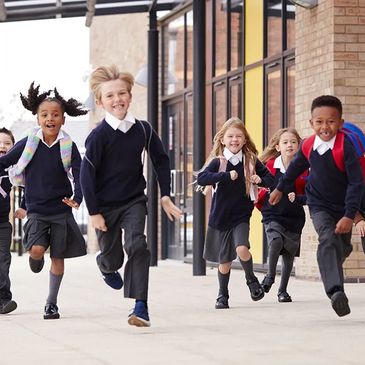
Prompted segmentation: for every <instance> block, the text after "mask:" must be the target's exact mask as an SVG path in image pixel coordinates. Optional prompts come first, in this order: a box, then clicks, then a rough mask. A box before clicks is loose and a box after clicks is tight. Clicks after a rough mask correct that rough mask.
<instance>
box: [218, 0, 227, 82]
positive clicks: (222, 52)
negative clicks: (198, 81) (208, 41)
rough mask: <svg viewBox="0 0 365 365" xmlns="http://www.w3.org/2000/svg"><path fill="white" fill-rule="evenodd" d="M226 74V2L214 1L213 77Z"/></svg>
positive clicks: (224, 0)
mask: <svg viewBox="0 0 365 365" xmlns="http://www.w3.org/2000/svg"><path fill="white" fill-rule="evenodd" d="M226 72H227V12H226V0H216V6H215V76H219V75H223V74H225V73H226Z"/></svg>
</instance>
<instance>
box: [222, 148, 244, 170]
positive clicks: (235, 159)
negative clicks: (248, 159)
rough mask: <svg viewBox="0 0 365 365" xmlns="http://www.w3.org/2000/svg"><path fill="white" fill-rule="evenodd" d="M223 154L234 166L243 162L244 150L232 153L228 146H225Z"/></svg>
mask: <svg viewBox="0 0 365 365" xmlns="http://www.w3.org/2000/svg"><path fill="white" fill-rule="evenodd" d="M223 156H224V157H225V158H226V160H227V161H229V162H230V163H231V164H232V165H233V166H236V165H237V164H238V163H240V162H242V157H243V155H242V150H241V151H239V152H238V153H236V154H234V153H232V152H231V151H230V150H229V149H228V148H227V147H224V150H223Z"/></svg>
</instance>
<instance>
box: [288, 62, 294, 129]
mask: <svg viewBox="0 0 365 365" xmlns="http://www.w3.org/2000/svg"><path fill="white" fill-rule="evenodd" d="M286 87H287V95H288V100H287V115H288V126H289V127H294V126H295V67H294V65H293V66H290V67H288V68H287V85H286Z"/></svg>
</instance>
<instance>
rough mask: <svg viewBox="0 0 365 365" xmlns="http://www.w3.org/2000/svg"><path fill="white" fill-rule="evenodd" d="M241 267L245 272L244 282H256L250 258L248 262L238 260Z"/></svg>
mask: <svg viewBox="0 0 365 365" xmlns="http://www.w3.org/2000/svg"><path fill="white" fill-rule="evenodd" d="M240 263H241V266H242V268H243V270H244V271H245V276H246V281H247V282H249V281H253V280H256V276H255V274H254V273H253V262H252V256H251V258H250V259H249V260H248V261H243V260H241V259H240Z"/></svg>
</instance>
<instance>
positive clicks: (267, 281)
mask: <svg viewBox="0 0 365 365" xmlns="http://www.w3.org/2000/svg"><path fill="white" fill-rule="evenodd" d="M272 284H274V279H273V278H272V277H271V276H268V275H266V276H265V277H264V280H262V282H261V286H262V289H264V292H265V293H268V292H269V291H270V289H271V286H272Z"/></svg>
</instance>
